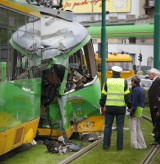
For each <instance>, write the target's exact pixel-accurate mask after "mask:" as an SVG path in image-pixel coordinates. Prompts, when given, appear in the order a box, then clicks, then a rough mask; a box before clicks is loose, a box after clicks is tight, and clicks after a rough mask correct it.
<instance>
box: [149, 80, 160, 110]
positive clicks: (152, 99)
mask: <svg viewBox="0 0 160 164" xmlns="http://www.w3.org/2000/svg"><path fill="white" fill-rule="evenodd" d="M159 95H160V78H159V77H157V78H156V79H155V80H154V81H153V83H152V85H151V87H150V89H149V90H148V98H149V106H150V107H151V108H153V107H154V106H156V107H158V106H159V101H158V97H159Z"/></svg>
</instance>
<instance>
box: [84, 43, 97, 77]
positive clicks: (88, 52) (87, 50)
mask: <svg viewBox="0 0 160 164" xmlns="http://www.w3.org/2000/svg"><path fill="white" fill-rule="evenodd" d="M84 54H85V59H86V63H87V67H88V68H89V71H90V73H91V77H95V76H96V75H97V70H96V61H95V57H94V49H93V44H92V42H91V41H90V42H88V43H87V44H86V45H85V46H84Z"/></svg>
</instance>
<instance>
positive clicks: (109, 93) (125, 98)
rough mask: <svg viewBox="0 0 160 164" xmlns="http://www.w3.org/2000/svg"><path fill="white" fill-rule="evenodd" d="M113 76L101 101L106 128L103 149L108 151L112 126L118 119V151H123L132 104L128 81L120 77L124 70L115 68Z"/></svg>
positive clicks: (104, 87) (106, 84)
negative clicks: (127, 114)
mask: <svg viewBox="0 0 160 164" xmlns="http://www.w3.org/2000/svg"><path fill="white" fill-rule="evenodd" d="M111 69H112V71H113V76H112V78H110V79H107V81H106V82H105V83H104V85H103V88H102V94H101V99H100V102H99V103H100V106H101V110H103V109H104V111H105V113H104V115H105V128H104V137H103V149H104V150H108V149H109V147H110V143H111V134H112V125H113V121H114V117H116V127H117V150H122V149H123V127H124V118H125V113H126V105H127V107H128V108H129V109H130V108H131V107H132V102H131V99H130V90H129V88H128V82H127V80H125V79H123V78H121V77H120V73H121V72H122V68H121V67H119V66H113V67H112V68H111Z"/></svg>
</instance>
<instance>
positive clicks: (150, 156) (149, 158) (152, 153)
mask: <svg viewBox="0 0 160 164" xmlns="http://www.w3.org/2000/svg"><path fill="white" fill-rule="evenodd" d="M142 118H144V119H145V120H147V121H149V122H152V120H151V118H149V117H147V116H145V115H143V116H142ZM101 142H102V139H99V140H96V141H94V142H93V143H91V144H89V145H88V146H87V147H85V148H83V149H82V150H80V151H79V152H77V153H75V154H73V155H71V156H70V157H68V158H66V159H64V160H63V161H61V162H60V163H59V164H69V163H71V162H72V161H74V160H76V159H77V158H79V157H80V156H82V155H83V154H85V153H87V152H89V151H90V150H92V149H93V148H94V147H95V146H97V145H98V144H99V143H101ZM158 150H159V145H157V146H155V145H154V146H153V147H152V148H151V150H150V151H149V153H148V154H147V155H146V156H145V158H144V159H143V161H142V162H141V164H149V163H151V161H152V160H153V159H154V157H155V155H156V152H157V151H158Z"/></svg>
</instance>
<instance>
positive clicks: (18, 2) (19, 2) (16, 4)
mask: <svg viewBox="0 0 160 164" xmlns="http://www.w3.org/2000/svg"><path fill="white" fill-rule="evenodd" d="M0 6H3V7H5V8H9V9H11V10H15V11H19V12H21V13H24V14H27V15H32V16H36V17H40V16H41V15H40V12H39V11H37V10H36V8H34V7H33V6H32V5H29V4H28V3H26V2H25V1H23V0H1V1H0Z"/></svg>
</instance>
